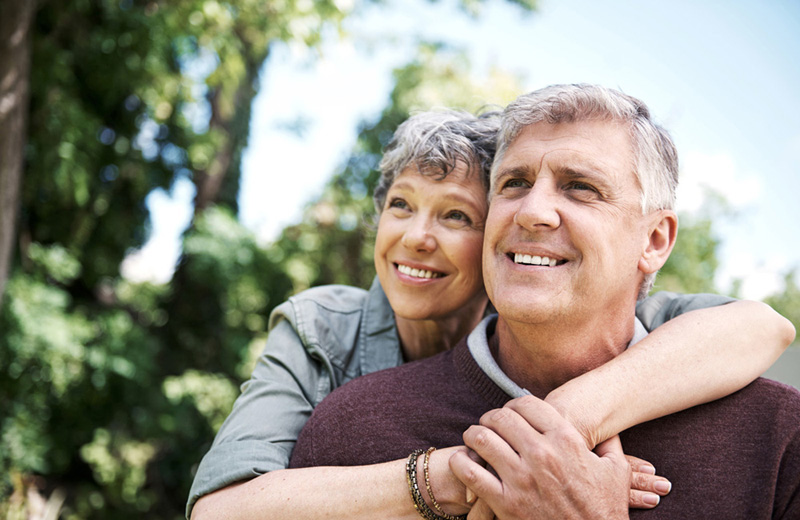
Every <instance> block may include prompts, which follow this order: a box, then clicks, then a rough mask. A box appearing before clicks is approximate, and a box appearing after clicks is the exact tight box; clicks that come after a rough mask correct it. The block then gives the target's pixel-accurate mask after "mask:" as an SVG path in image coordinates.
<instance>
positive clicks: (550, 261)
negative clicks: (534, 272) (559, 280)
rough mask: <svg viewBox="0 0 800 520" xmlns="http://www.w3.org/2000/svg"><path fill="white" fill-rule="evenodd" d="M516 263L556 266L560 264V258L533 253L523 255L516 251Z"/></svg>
mask: <svg viewBox="0 0 800 520" xmlns="http://www.w3.org/2000/svg"><path fill="white" fill-rule="evenodd" d="M514 263H517V264H527V265H546V266H550V267H555V266H556V265H558V260H556V259H555V258H550V257H548V256H531V255H522V254H520V253H514Z"/></svg>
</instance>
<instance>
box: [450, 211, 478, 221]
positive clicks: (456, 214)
mask: <svg viewBox="0 0 800 520" xmlns="http://www.w3.org/2000/svg"><path fill="white" fill-rule="evenodd" d="M447 218H448V219H450V220H455V221H458V222H466V223H470V222H472V219H470V218H469V217H468V216H467V214H466V213H464V212H463V211H457V210H456V211H451V212H450V213H448V214H447Z"/></svg>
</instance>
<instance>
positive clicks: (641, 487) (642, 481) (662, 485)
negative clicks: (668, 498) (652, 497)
mask: <svg viewBox="0 0 800 520" xmlns="http://www.w3.org/2000/svg"><path fill="white" fill-rule="evenodd" d="M631 489H632V490H638V491H649V492H651V493H656V494H658V495H661V496H664V495H666V494H668V493H669V492H670V491H671V490H672V482H670V481H669V480H667V479H666V478H664V477H660V476H658V475H650V474H648V473H641V472H638V471H634V472H633V473H632V474H631Z"/></svg>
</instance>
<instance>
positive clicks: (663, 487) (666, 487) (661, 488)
mask: <svg viewBox="0 0 800 520" xmlns="http://www.w3.org/2000/svg"><path fill="white" fill-rule="evenodd" d="M653 487H654V488H655V490H656V491H658V492H659V493H664V494H665V495H666V494H667V493H669V492H670V491H671V490H672V482H669V481H666V480H659V481H658V482H656V483H655V484H653Z"/></svg>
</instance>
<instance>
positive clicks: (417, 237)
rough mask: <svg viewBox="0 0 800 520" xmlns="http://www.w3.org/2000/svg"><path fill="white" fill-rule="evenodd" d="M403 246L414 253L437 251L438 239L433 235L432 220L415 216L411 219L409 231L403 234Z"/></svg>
mask: <svg viewBox="0 0 800 520" xmlns="http://www.w3.org/2000/svg"><path fill="white" fill-rule="evenodd" d="M402 243H403V246H405V247H407V248H408V249H411V250H413V251H427V252H430V251H433V250H435V249H436V237H435V236H434V235H433V233H432V224H431V222H430V219H428V218H425V217H423V216H415V217H414V218H412V219H410V222H409V226H408V229H406V231H405V233H403V239H402Z"/></svg>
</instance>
